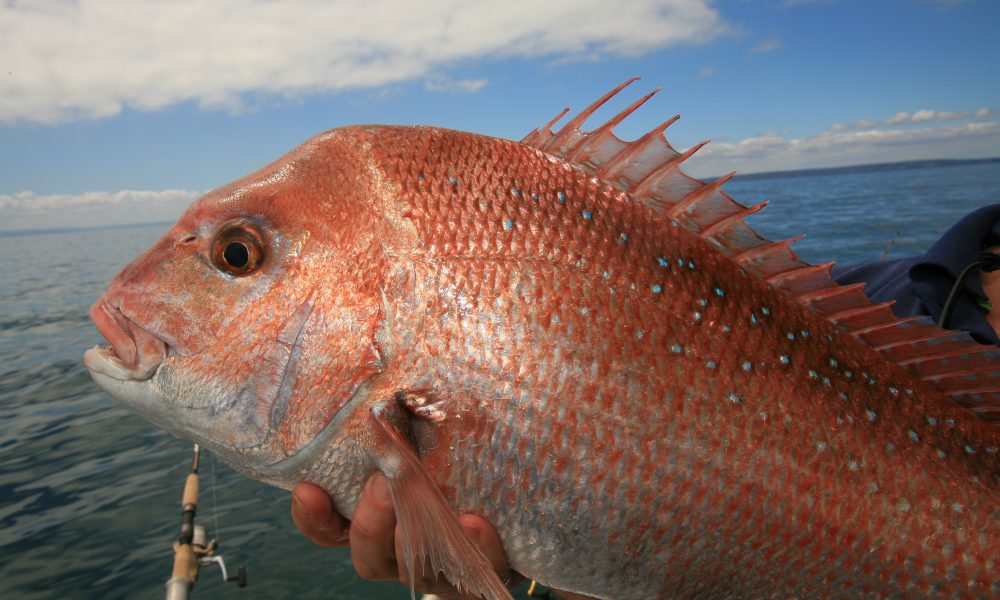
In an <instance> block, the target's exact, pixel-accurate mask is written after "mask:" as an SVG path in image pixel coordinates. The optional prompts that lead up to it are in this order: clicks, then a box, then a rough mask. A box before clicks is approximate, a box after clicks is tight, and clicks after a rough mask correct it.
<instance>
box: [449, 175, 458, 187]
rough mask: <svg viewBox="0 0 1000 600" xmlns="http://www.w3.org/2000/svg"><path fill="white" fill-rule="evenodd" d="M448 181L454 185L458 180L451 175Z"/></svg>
mask: <svg viewBox="0 0 1000 600" xmlns="http://www.w3.org/2000/svg"><path fill="white" fill-rule="evenodd" d="M448 183H450V184H451V185H455V184H457V183H458V180H457V179H455V178H454V177H452V178H451V179H449V180H448Z"/></svg>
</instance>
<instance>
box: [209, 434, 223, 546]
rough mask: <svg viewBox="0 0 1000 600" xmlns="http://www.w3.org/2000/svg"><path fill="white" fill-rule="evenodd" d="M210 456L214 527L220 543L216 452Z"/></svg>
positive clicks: (216, 538) (216, 537)
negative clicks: (216, 489)
mask: <svg viewBox="0 0 1000 600" xmlns="http://www.w3.org/2000/svg"><path fill="white" fill-rule="evenodd" d="M208 455H209V456H210V457H212V527H214V528H215V541H219V538H220V537H221V536H220V535H219V502H218V500H217V496H216V494H215V487H216V477H215V452H209V453H208Z"/></svg>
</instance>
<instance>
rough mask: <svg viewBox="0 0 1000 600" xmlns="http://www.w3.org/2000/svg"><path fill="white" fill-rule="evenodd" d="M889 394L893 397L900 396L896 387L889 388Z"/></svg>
mask: <svg viewBox="0 0 1000 600" xmlns="http://www.w3.org/2000/svg"><path fill="white" fill-rule="evenodd" d="M889 393H890V394H892V395H893V396H898V395H899V390H897V389H896V388H894V387H890V388H889Z"/></svg>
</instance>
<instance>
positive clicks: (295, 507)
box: [292, 494, 313, 519]
mask: <svg viewBox="0 0 1000 600" xmlns="http://www.w3.org/2000/svg"><path fill="white" fill-rule="evenodd" d="M292 512H295V513H298V514H300V515H302V516H303V517H307V518H309V519H312V518H313V514H312V513H311V512H309V509H308V508H306V505H305V504H304V503H303V502H302V501H301V500H299V497H298V496H296V495H295V494H292Z"/></svg>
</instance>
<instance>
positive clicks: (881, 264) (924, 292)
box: [833, 204, 1000, 345]
mask: <svg viewBox="0 0 1000 600" xmlns="http://www.w3.org/2000/svg"><path fill="white" fill-rule="evenodd" d="M997 244H1000V204H992V205H989V206H984V207H982V208H980V209H977V210H974V211H972V212H971V213H969V214H968V215H966V216H965V217H963V218H962V219H961V220H960V221H958V222H957V223H955V224H954V225H953V226H952V227H951V229H949V230H948V231H947V232H946V233H945V234H944V235H943V236H941V239H939V240H938V241H937V242H936V243H935V244H934V245H933V246H931V247H930V249H929V250H928V251H927V252H925V253H924V254H922V255H920V256H914V257H911V258H903V259H899V260H888V261H875V262H868V263H860V264H856V265H844V266H838V267H835V268H834V270H833V278H834V279H835V280H837V282H838V283H842V284H847V283H865V284H867V287H866V288H865V290H866V292H867V294H868V297H869V298H871V299H872V300H874V301H876V302H886V301H888V300H895V301H896V303H895V304H894V305H893V306H892V309H893V312H894V313H895V314H896V316H899V317H906V316H911V315H930V317H931V318H932V319H934V321H935V322H938V321H939V320H940V317H941V310H942V309H943V308H944V303H945V301H946V300H947V298H948V293H949V292H950V291H951V288H952V286H954V284H955V281H956V280H957V279H958V275H959V274H960V273H961V272H962V270H963V269H965V267H966V266H968V265H969V264H970V263H973V262H975V261H976V258H977V257H978V255H979V253H980V252H981V251H982V250H984V249H986V248H989V247H991V246H995V245H997ZM985 296H986V294H985V293H984V292H983V286H982V283H981V282H980V279H979V274H978V273H974V274H973V275H971V276H969V277H968V278H967V279H966V280H965V285H964V289H963V292H962V293H961V294H960V295H959V297H958V299H957V301H956V303H955V309H954V312H953V313H952V316H951V320H950V322H949V327H948V328H949V329H962V330H965V331H968V332H969V333H970V334H972V337H973V339H975V340H976V341H977V342H979V343H981V344H994V345H1000V337H998V336H997V333H996V332H995V331H993V328H992V327H991V326H990V324H989V322H987V321H986V314H987V312H988V311H987V309H986V308H984V307H983V306H981V301H982V300H983V299H984V298H985ZM998 310H1000V308H998Z"/></svg>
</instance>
